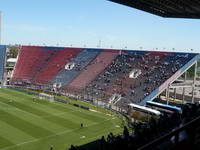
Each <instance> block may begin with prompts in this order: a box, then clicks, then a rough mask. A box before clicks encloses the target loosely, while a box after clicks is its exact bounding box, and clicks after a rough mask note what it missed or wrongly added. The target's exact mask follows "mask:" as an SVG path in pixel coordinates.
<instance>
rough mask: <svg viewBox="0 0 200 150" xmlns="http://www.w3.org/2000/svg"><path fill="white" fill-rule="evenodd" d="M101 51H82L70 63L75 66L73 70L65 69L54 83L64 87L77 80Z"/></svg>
mask: <svg viewBox="0 0 200 150" xmlns="http://www.w3.org/2000/svg"><path fill="white" fill-rule="evenodd" d="M100 52H101V50H97V49H85V50H83V51H81V52H80V53H79V54H78V55H77V56H76V57H75V58H74V59H73V60H72V61H71V62H70V63H72V64H74V65H75V66H74V68H73V69H72V70H66V69H63V70H62V71H61V72H60V73H59V74H58V75H57V76H56V77H55V79H54V81H53V83H62V85H63V86H66V85H68V84H69V83H70V82H71V81H72V80H73V79H75V78H76V77H77V76H78V75H79V74H80V72H82V71H83V69H84V68H85V67H86V66H87V65H88V64H89V63H90V62H91V61H93V60H94V59H95V58H96V57H97V55H99V53H100Z"/></svg>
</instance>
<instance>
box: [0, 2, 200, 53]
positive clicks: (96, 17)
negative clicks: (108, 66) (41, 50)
mask: <svg viewBox="0 0 200 150" xmlns="http://www.w3.org/2000/svg"><path fill="white" fill-rule="evenodd" d="M0 11H2V12H3V25H2V43H3V44H22V45H48V46H56V45H57V46H66V47H67V46H73V47H83V46H84V47H97V45H99V43H100V42H99V41H101V47H102V48H115V49H148V50H167V51H168V50H169V51H170V50H175V51H191V49H193V52H200V19H199V20H197V19H168V18H162V17H159V16H155V15H152V14H149V13H146V12H143V11H140V10H136V9H133V8H130V7H126V6H123V5H119V4H116V3H113V2H110V1H107V0H1V1H0Z"/></svg>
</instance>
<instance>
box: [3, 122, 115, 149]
mask: <svg viewBox="0 0 200 150" xmlns="http://www.w3.org/2000/svg"><path fill="white" fill-rule="evenodd" d="M110 121H112V119H107V120H104V121H102V122H100V123H93V124H91V125H90V126H88V128H91V127H93V126H96V125H97V126H101V125H100V124H102V123H103V124H104V123H106V122H107V123H109V122H110ZM88 128H87V129H88ZM112 128H113V126H112ZM85 129H86V128H85ZM104 130H105V128H104ZM80 131H81V132H82V131H84V130H81V129H80V127H79V128H75V129H74V130H70V131H63V132H59V133H55V134H52V135H49V136H46V137H42V138H38V139H34V140H30V141H26V142H22V143H19V144H15V145H13V146H8V147H5V148H3V149H0V150H9V149H12V148H15V147H18V146H21V145H26V144H30V143H35V142H38V141H43V140H47V139H49V138H54V137H57V136H63V135H65V134H69V133H72V132H74V133H77V135H76V134H75V135H76V136H78V137H79V136H80V135H81V134H78V132H80ZM85 131H86V132H87V130H85ZM99 132H101V131H99ZM93 134H95V135H96V133H93ZM69 138H71V137H69Z"/></svg>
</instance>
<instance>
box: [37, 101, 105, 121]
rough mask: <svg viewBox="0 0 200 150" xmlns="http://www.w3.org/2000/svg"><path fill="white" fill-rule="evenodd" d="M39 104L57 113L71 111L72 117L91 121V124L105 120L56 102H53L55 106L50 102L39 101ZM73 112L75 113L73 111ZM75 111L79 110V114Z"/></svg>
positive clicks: (86, 111)
mask: <svg viewBox="0 0 200 150" xmlns="http://www.w3.org/2000/svg"><path fill="white" fill-rule="evenodd" d="M39 103H40V104H43V105H45V106H46V105H47V104H48V106H49V107H51V108H54V109H56V110H59V111H62V112H70V111H73V112H70V113H72V114H73V115H75V116H79V117H80V118H84V119H87V120H89V121H93V122H101V121H102V119H103V120H104V119H105V118H103V117H101V116H100V115H99V116H97V115H94V114H92V112H89V111H88V110H84V109H80V108H78V109H77V108H76V107H75V106H70V105H69V104H63V106H62V105H61V104H62V103H58V102H55V104H54V103H53V104H51V103H50V102H49V103H47V102H45V101H39ZM74 110H75V111H74ZM76 110H81V111H82V113H81V112H79V111H76Z"/></svg>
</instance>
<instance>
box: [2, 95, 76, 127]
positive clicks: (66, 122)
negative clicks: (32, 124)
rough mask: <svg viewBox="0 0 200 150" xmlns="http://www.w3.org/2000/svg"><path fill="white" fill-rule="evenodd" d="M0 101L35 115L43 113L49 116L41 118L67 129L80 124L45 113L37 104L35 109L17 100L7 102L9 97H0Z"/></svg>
mask: <svg viewBox="0 0 200 150" xmlns="http://www.w3.org/2000/svg"><path fill="white" fill-rule="evenodd" d="M0 102H3V103H5V104H8V105H10V106H13V107H16V108H18V109H21V110H23V111H26V112H29V113H32V114H34V115H37V116H43V115H45V116H49V117H45V118H43V119H45V120H48V121H50V122H53V123H55V124H58V125H60V126H63V127H66V128H69V129H73V128H74V127H78V126H80V123H75V122H73V121H72V120H70V119H65V118H62V117H59V116H54V115H53V114H51V113H47V112H45V111H42V110H39V106H38V109H35V108H33V107H30V106H28V105H24V104H22V103H19V102H17V101H13V102H9V99H5V98H0Z"/></svg>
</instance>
